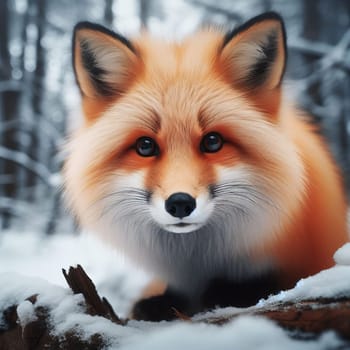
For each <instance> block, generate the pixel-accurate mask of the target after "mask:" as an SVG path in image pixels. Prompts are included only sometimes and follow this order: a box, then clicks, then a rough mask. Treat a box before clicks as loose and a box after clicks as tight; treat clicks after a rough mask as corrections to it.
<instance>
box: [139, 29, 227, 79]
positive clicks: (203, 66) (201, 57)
mask: <svg viewBox="0 0 350 350" xmlns="http://www.w3.org/2000/svg"><path fill="white" fill-rule="evenodd" d="M133 43H134V45H135V47H136V49H137V51H138V52H139V54H140V57H142V61H143V65H144V73H145V78H146V79H147V78H148V77H149V78H151V79H154V77H155V75H158V76H161V77H168V78H169V77H176V76H179V75H182V74H187V75H188V74H189V75H194V74H196V75H197V76H198V75H201V74H206V73H208V72H209V71H211V70H212V68H213V63H214V62H215V59H216V57H217V55H218V51H219V49H220V47H222V43H223V34H222V33H220V32H219V31H215V30H213V29H211V30H210V29H208V30H203V31H200V32H197V33H195V34H193V35H192V36H189V37H187V38H186V39H184V40H182V41H179V42H170V41H167V40H164V39H161V38H156V37H154V36H151V35H149V34H146V33H145V34H143V35H141V36H140V37H138V38H135V39H134V40H133Z"/></svg>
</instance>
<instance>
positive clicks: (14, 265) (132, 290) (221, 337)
mask: <svg viewBox="0 0 350 350" xmlns="http://www.w3.org/2000/svg"><path fill="white" fill-rule="evenodd" d="M335 261H336V266H334V267H333V268H331V269H328V270H325V271H322V272H320V273H319V274H317V275H315V276H312V277H309V278H305V279H303V280H301V281H300V282H299V283H298V284H297V285H296V287H295V288H294V289H292V290H289V291H284V292H281V293H280V294H278V295H277V296H273V297H270V298H269V299H267V300H262V301H261V302H260V304H259V306H266V305H268V304H269V303H275V302H281V301H291V300H293V301H297V300H301V299H314V298H318V297H334V296H350V282H349V281H350V244H346V245H345V246H344V247H342V248H341V249H339V251H338V252H337V253H336V254H335ZM77 263H79V264H81V265H82V266H83V267H84V269H85V270H86V272H87V273H88V274H89V275H90V276H91V278H92V280H93V281H94V282H95V283H96V286H97V290H98V292H99V294H100V296H106V297H107V298H108V299H109V301H110V302H111V304H112V305H113V307H114V309H115V310H116V312H117V313H118V314H119V315H121V316H124V317H125V316H126V315H127V312H128V310H129V309H130V307H131V305H132V302H133V300H135V298H136V297H137V295H138V294H139V293H140V291H141V290H142V288H143V287H144V286H145V285H146V284H147V282H148V281H149V279H150V277H149V276H147V275H146V274H145V273H144V272H142V271H140V270H138V269H136V268H135V267H133V266H131V265H130V264H129V263H128V262H127V261H126V260H124V259H123V257H121V256H120V255H118V254H117V253H116V252H115V251H113V250H111V249H110V248H109V247H108V246H105V245H104V244H102V243H101V242H99V241H97V240H96V239H94V238H93V237H92V236H90V235H88V234H84V235H75V236H73V235H55V236H51V237H47V236H40V235H38V234H35V233H18V232H6V233H3V234H2V235H1V240H0V285H1V288H0V314H1V312H2V311H3V310H4V309H6V308H7V307H9V306H11V305H14V304H18V307H17V313H18V316H19V322H20V324H21V325H22V326H23V325H25V324H27V323H28V322H31V321H33V320H35V318H36V315H35V312H34V306H33V305H32V303H31V302H29V301H28V300H26V299H27V298H28V297H30V296H32V295H33V294H37V293H38V296H37V301H36V306H43V307H47V308H49V309H50V311H51V312H50V314H51V323H52V325H53V329H52V332H53V334H56V335H58V336H59V335H61V334H63V333H65V332H66V331H68V330H70V329H75V331H76V332H77V333H78V334H79V335H80V337H81V338H82V339H88V338H89V337H90V336H91V335H93V334H95V333H100V334H101V335H102V336H103V338H104V339H105V340H106V341H107V343H108V346H107V349H109V350H112V349H135V350H137V349H140V350H141V349H142V350H148V349H152V350H157V349H165V348H166V349H169V350H172V349H174V350H175V349H180V348H183V349H197V348H199V349H202V350H207V349H221V350H225V349H232V348H239V349H240V350H245V349H256V348H259V349H262V350H263V349H285V350H293V349H301V350H303V349H305V350H309V349H310V350H311V349H315V350H316V349H321V350H322V349H332V348H336V347H338V346H339V347H340V346H341V340H340V339H339V338H338V337H337V336H336V335H335V334H334V333H333V332H327V333H325V334H323V335H322V336H321V337H319V338H318V339H314V340H308V341H306V340H304V341H302V340H295V339H292V338H290V336H289V335H288V334H287V332H285V331H284V330H282V329H281V328H280V327H278V326H277V325H276V324H275V323H273V322H272V321H270V320H267V319H264V318H261V317H253V316H239V317H237V318H235V319H234V320H233V321H230V322H229V323H227V324H225V325H222V326H216V325H211V324H206V323H199V322H192V323H191V322H184V321H173V322H160V323H152V322H138V321H130V322H129V323H128V325H127V326H120V325H117V324H114V323H112V322H110V321H108V320H107V319H105V318H103V317H98V316H90V315H87V314H85V313H84V301H83V297H82V295H79V294H78V295H74V294H73V293H72V292H71V291H70V290H69V288H67V286H66V282H65V280H64V278H63V277H62V274H61V268H65V269H68V268H69V266H70V265H76V264H77ZM235 312H238V309H235V308H225V309H218V310H215V311H214V312H212V313H211V315H215V316H219V315H221V316H222V315H232V314H233V313H235ZM205 316H208V314H206V315H205ZM203 317H204V316H203V315H198V316H196V317H195V320H200V319H201V318H203ZM0 325H1V320H0Z"/></svg>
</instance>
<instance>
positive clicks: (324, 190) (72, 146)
mask: <svg viewBox="0 0 350 350" xmlns="http://www.w3.org/2000/svg"><path fill="white" fill-rule="evenodd" d="M286 58H287V53H286V34H285V28H284V24H283V21H282V19H281V17H280V16H279V15H278V14H276V13H274V12H269V13H265V14H262V15H260V16H257V17H255V18H253V19H251V20H249V21H248V22H246V23H245V24H243V25H242V26H240V27H239V28H236V29H235V30H233V31H230V32H228V33H226V34H225V33H223V32H222V31H220V30H218V29H213V28H208V29H203V30H200V31H198V32H197V33H195V34H193V35H191V36H189V37H187V38H185V39H184V40H182V41H181V42H168V41H165V40H162V39H160V38H154V37H152V36H151V35H149V34H148V33H146V32H144V33H141V34H140V36H139V37H137V38H134V39H133V40H128V39H126V38H124V37H123V36H121V35H119V34H117V33H115V32H112V31H110V30H108V29H106V28H104V27H102V26H100V25H97V24H92V23H89V22H81V23H79V24H77V25H76V27H75V30H74V38H73V66H74V72H75V77H76V81H77V84H78V87H79V89H80V92H81V96H82V108H83V112H84V115H85V122H84V124H83V126H82V127H81V128H80V130H79V131H78V132H77V133H76V134H75V135H73V136H72V138H71V142H70V143H69V146H68V149H69V156H68V159H67V162H66V164H65V171H64V174H65V175H64V176H65V187H66V193H67V198H68V201H69V205H70V207H71V208H72V210H73V212H74V213H75V215H76V216H77V218H78V220H79V221H80V223H81V224H82V225H83V226H86V227H88V228H91V229H92V230H93V231H96V232H98V233H99V235H101V236H102V237H104V238H105V239H107V240H109V241H110V242H111V243H112V244H113V245H115V246H117V247H119V248H120V249H121V250H122V251H123V252H125V254H127V255H128V256H129V257H130V258H131V259H132V260H134V261H135V262H136V263H138V264H139V265H141V266H142V267H144V268H145V269H147V270H149V271H150V272H151V273H152V274H153V275H154V276H155V278H157V279H159V280H161V281H162V282H163V283H164V284H165V285H166V286H167V288H166V289H165V290H164V291H163V292H164V293H163V294H159V295H153V296H150V297H149V298H147V299H143V300H141V301H139V302H137V303H136V304H135V306H134V308H133V312H132V313H133V317H135V318H136V319H148V320H159V319H171V318H173V317H174V316H175V315H174V314H173V311H172V307H174V308H176V309H178V310H179V311H181V312H184V313H186V314H188V315H191V314H193V313H195V312H198V311H201V310H205V309H208V308H211V307H215V306H226V305H233V306H248V305H252V304H254V303H256V302H257V301H258V300H259V299H260V298H263V297H267V296H268V295H269V294H271V293H275V292H277V291H278V290H281V289H283V288H289V287H292V286H293V285H294V284H295V283H296V282H297V281H298V280H299V279H300V278H303V277H305V276H309V275H311V274H314V273H317V272H318V271H320V270H321V269H325V268H328V267H330V266H331V265H332V264H333V260H332V257H333V254H334V252H335V251H336V249H337V248H339V247H340V246H341V245H342V244H344V242H346V241H347V240H348V234H347V228H346V211H347V205H346V199H345V195H344V192H343V188H342V183H341V178H340V175H339V171H338V169H337V168H336V166H335V164H334V162H333V160H332V159H331V156H330V154H329V153H328V151H327V149H326V146H325V143H324V142H323V140H322V139H321V137H320V136H319V135H318V134H317V132H316V131H315V128H314V127H313V126H311V125H310V123H309V122H308V121H307V118H306V117H305V116H303V114H302V113H301V112H300V111H298V110H297V109H296V108H295V107H294V106H293V104H292V103H290V102H288V100H287V99H286V97H285V93H283V87H282V78H283V75H284V71H285V67H286Z"/></svg>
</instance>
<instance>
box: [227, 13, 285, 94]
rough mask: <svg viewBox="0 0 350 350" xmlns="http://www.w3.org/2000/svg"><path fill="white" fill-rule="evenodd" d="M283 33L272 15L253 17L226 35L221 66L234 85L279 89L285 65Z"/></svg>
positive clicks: (280, 21)
mask: <svg viewBox="0 0 350 350" xmlns="http://www.w3.org/2000/svg"><path fill="white" fill-rule="evenodd" d="M285 40H286V39H285V30H284V25H283V21H282V19H281V18H280V16H279V15H277V14H275V13H266V14H263V15H260V16H258V17H255V18H253V19H252V20H250V21H249V22H247V23H245V24H243V25H242V26H241V27H240V28H238V29H236V30H234V31H233V32H231V33H228V34H227V35H226V37H225V41H224V47H223V49H222V52H221V57H220V58H221V64H222V66H223V68H224V72H225V74H226V76H228V77H229V79H230V80H231V81H232V84H233V85H238V86H240V87H243V88H249V89H256V88H259V87H262V86H263V87H264V88H267V89H273V88H275V87H278V86H279V84H280V82H281V80H282V77H283V73H284V69H285V63H286V49H285Z"/></svg>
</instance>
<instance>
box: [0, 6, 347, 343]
mask: <svg viewBox="0 0 350 350" xmlns="http://www.w3.org/2000/svg"><path fill="white" fill-rule="evenodd" d="M266 11H276V12H278V13H280V14H281V15H282V17H283V18H284V20H285V25H286V31H287V50H288V61H287V70H286V74H285V81H284V84H285V85H284V86H285V92H286V94H287V95H288V98H290V99H291V100H294V101H296V103H297V105H298V106H300V108H301V109H303V110H305V111H306V113H307V114H308V115H310V116H311V117H312V120H313V122H314V124H315V125H317V126H318V129H319V132H320V133H321V134H322V135H323V136H324V137H325V139H326V140H327V143H328V145H329V149H330V151H331V152H332V154H333V155H334V158H335V160H336V162H337V163H338V164H339V166H340V168H341V170H342V172H343V175H344V187H345V189H346V190H347V194H348V195H349V196H350V0H310V1H309V0H294V1H287V0H222V1H214V0H169V1H166V0H75V1H68V0H52V1H50V0H0V286H1V288H0V349H1V350H7V349H11V350H17V349H19V350H23V349H32V350H33V349H35V350H42V349H53V350H54V349H68V350H69V349H74V350H75V349H110V350H113V349H126V350H130V349H140V350H141V349H142V350H147V349H150V350H157V349H170V350H171V349H174V350H175V349H176V350H177V349H179V348H181V349H190V350H192V349H197V348H198V349H203V350H205V349H221V350H229V349H230V350H231V349H233V348H237V349H285V350H330V349H336V350H338V349H339V350H340V349H349V348H350V322H349V320H350V283H349V281H350V243H345V244H344V245H343V246H342V247H340V246H338V247H337V248H339V249H338V250H337V251H336V252H335V254H334V255H333V252H332V255H331V256H330V258H331V257H332V256H333V260H332V259H331V263H333V265H332V264H329V265H328V267H329V268H327V269H325V270H322V271H320V270H318V271H320V272H318V273H316V274H311V276H309V275H310V274H309V275H308V276H309V277H305V278H302V279H300V280H298V282H297V283H296V285H295V287H294V288H291V289H289V290H283V291H280V290H279V291H280V292H279V293H278V294H276V295H271V294H270V295H269V296H267V297H266V299H260V301H259V302H258V303H257V304H256V305H253V306H251V307H248V308H235V307H227V308H219V307H218V305H215V309H212V308H210V310H209V309H206V311H205V312H204V313H199V314H195V315H189V316H188V315H186V314H185V313H181V312H179V311H178V310H176V309H174V308H172V311H173V312H175V316H176V320H175V321H171V322H165V321H164V322H163V321H162V322H145V321H136V320H135V319H129V317H130V310H131V309H132V305H134V303H135V301H137V300H139V298H140V295H141V293H142V291H143V290H144V288H145V287H146V286H147V285H148V284H149V282H150V280H151V276H150V274H148V273H147V272H145V271H143V270H142V266H135V265H132V264H130V262H129V261H128V260H127V259H126V258H125V257H124V255H123V254H120V252H116V251H115V250H114V249H113V248H112V247H111V246H109V245H108V244H105V242H102V240H101V241H100V240H98V239H96V238H94V236H93V235H90V234H89V233H90V232H85V230H84V232H83V234H79V232H80V228H79V227H78V224H77V222H76V221H75V220H74V218H73V217H72V215H71V214H70V213H69V212H68V210H67V209H66V206H65V204H64V192H63V181H62V175H61V173H62V168H63V165H64V163H65V158H66V152H65V144H66V140H67V137H68V136H69V135H70V133H71V132H73V131H74V130H75V129H76V128H77V127H78V126H79V124H80V123H81V121H82V112H81V104H80V102H81V101H80V93H79V91H78V88H77V86H76V81H75V78H74V74H73V69H72V55H71V49H72V32H73V28H74V26H75V24H76V23H77V22H79V21H90V22H95V23H99V24H102V25H104V26H106V27H108V28H111V29H113V30H114V31H116V32H118V33H121V34H122V35H125V36H126V37H129V36H133V35H135V34H137V33H139V32H140V31H141V30H142V29H144V28H145V29H147V30H148V31H150V32H151V33H154V34H155V35H158V36H161V37H165V38H174V39H181V38H182V37H184V36H186V34H189V33H192V32H194V31H195V30H196V29H197V28H200V27H201V26H203V25H204V26H206V25H214V26H218V27H220V28H224V29H227V30H232V29H233V28H235V27H237V26H239V25H240V24H242V23H244V22H245V21H246V20H248V19H249V18H251V17H253V16H255V15H258V14H260V13H263V12H266ZM133 101H134V100H133ZM79 155H80V154H79ZM288 161H289V158H288ZM328 183H329V182H328ZM328 198H329V197H327V199H328ZM343 204H344V203H343ZM327 205H328V203H327ZM329 206H332V202H331V201H330V203H329ZM336 208H338V207H336ZM343 209H344V210H343V212H342V213H343V219H344V220H342V223H343V230H342V231H343V233H344V240H343V241H342V244H343V243H344V241H345V242H346V239H347V237H346V228H345V226H346V223H345V221H346V204H344V205H343ZM326 210H327V211H328V210H329V208H328V207H327V208H326ZM334 211H336V212H337V213H338V212H339V211H338V210H334ZM319 216H321V215H319ZM133 219H134V217H133ZM181 219H182V218H181ZM317 220H318V218H317ZM318 222H319V221H318ZM327 227H329V226H327ZM113 228H114V226H113ZM259 229H260V227H259ZM329 231H332V232H330V234H332V237H333V236H336V234H337V232H335V231H336V230H333V228H332V230H329ZM333 231H334V232H333ZM317 233H319V231H318V232H317ZM201 237H202V236H201ZM318 237H319V235H317V237H316V238H317V239H318ZM308 243H310V242H308ZM264 248H265V247H264ZM308 248H309V250H310V251H309V250H307V254H304V255H307V258H308V259H309V260H308V261H310V262H313V260H314V259H315V260H316V258H315V254H314V253H315V250H312V249H314V248H315V247H314V246H312V247H311V244H310V246H308ZM288 250H290V251H291V256H292V259H294V262H295V261H296V259H295V255H293V254H294V251H293V249H290V247H289V246H288ZM295 250H298V249H295ZM218 251H219V249H218ZM205 252H207V251H205ZM195 253H197V251H195ZM219 253H220V254H221V251H220V252H219ZM301 254H303V253H301ZM206 256H207V255H206ZM249 259H250V256H249ZM179 260H180V259H179ZM302 261H303V260H302ZM191 262H192V261H191ZM249 263H250V260H249ZM269 263H270V262H269ZM271 263H272V261H271ZM77 264H78V267H75V266H76V265H77ZM80 265H81V266H83V268H82V267H81V266H80ZM62 269H63V274H62ZM85 271H86V273H87V275H86V274H85ZM191 276H192V275H191ZM288 288H289V287H288ZM229 305H232V304H229ZM208 310H209V311H208ZM207 311H208V312H207ZM235 345H236V346H235Z"/></svg>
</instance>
